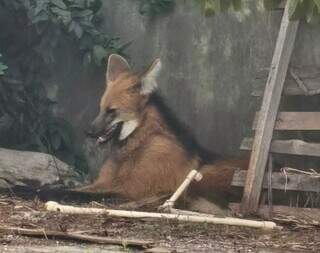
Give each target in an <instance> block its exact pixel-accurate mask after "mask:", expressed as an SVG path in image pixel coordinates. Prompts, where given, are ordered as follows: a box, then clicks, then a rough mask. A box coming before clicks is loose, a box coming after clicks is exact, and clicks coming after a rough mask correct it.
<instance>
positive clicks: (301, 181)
mask: <svg viewBox="0 0 320 253" xmlns="http://www.w3.org/2000/svg"><path fill="white" fill-rule="evenodd" d="M246 175H247V171H246V170H236V171H235V173H234V175H233V180H232V186H238V187H243V186H244V185H245V179H246ZM262 188H263V189H268V179H267V175H264V177H263V183H262ZM272 189H277V190H288V191H304V192H317V193H319V192H320V178H314V177H310V176H309V175H305V174H297V173H287V175H284V174H283V173H281V172H273V173H272Z"/></svg>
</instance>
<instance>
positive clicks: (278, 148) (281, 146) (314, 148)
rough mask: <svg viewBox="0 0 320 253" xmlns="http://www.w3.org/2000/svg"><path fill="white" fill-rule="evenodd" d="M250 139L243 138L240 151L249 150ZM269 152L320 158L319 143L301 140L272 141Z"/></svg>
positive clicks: (251, 140) (250, 146)
mask: <svg viewBox="0 0 320 253" xmlns="http://www.w3.org/2000/svg"><path fill="white" fill-rule="evenodd" d="M252 144H253V139H252V138H244V139H243V140H242V142H241V146H240V149H241V150H251V149H252ZM270 152H272V153H278V154H289V155H305V156H317V157H320V143H312V142H305V141H302V140H296V139H291V140H273V141H272V142H271V146H270Z"/></svg>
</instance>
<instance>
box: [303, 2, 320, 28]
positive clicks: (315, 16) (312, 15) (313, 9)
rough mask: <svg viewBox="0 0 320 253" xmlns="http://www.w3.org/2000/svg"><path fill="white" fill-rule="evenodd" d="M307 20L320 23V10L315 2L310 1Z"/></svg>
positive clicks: (310, 22) (311, 22)
mask: <svg viewBox="0 0 320 253" xmlns="http://www.w3.org/2000/svg"><path fill="white" fill-rule="evenodd" d="M306 21H307V22H308V23H309V24H319V23H320V15H319V12H318V8H317V6H316V4H315V3H314V2H310V3H309V7H308V10H307V13H306Z"/></svg>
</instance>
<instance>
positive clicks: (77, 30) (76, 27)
mask: <svg viewBox="0 0 320 253" xmlns="http://www.w3.org/2000/svg"><path fill="white" fill-rule="evenodd" d="M73 30H74V33H75V34H76V36H77V38H78V39H80V38H81V37H82V34H83V29H82V27H81V26H80V25H79V23H77V22H74V24H73Z"/></svg>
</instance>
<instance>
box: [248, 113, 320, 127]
mask: <svg viewBox="0 0 320 253" xmlns="http://www.w3.org/2000/svg"><path fill="white" fill-rule="evenodd" d="M260 114H261V113H260V112H257V113H256V115H255V118H254V120H253V124H252V129H253V130H256V129H257V128H258V120H259V117H260ZM274 130H320V112H278V115H277V118H276V123H275V126H274Z"/></svg>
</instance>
